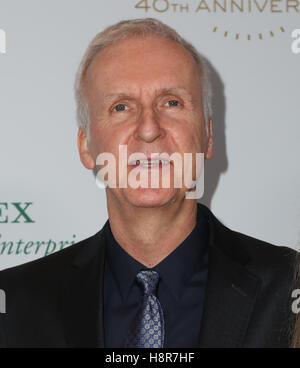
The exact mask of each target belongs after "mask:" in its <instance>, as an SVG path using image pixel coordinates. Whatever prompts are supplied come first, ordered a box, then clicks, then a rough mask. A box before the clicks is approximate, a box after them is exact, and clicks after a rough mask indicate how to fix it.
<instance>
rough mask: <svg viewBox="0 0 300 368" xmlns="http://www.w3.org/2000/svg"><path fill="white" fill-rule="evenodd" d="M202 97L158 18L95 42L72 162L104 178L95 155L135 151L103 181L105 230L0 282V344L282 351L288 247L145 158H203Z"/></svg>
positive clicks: (208, 149)
mask: <svg viewBox="0 0 300 368" xmlns="http://www.w3.org/2000/svg"><path fill="white" fill-rule="evenodd" d="M210 94H211V93H210V87H209V81H208V74H207V66H206V64H205V62H204V60H203V59H202V58H201V56H200V55H199V54H198V53H197V51H196V50H195V49H194V48H193V47H192V46H191V45H190V44H189V43H187V42H186V41H184V40H183V39H182V38H181V37H180V36H179V35H178V34H177V33H176V32H175V31H174V30H172V29H170V28H169V27H167V26H166V25H164V24H163V23H161V22H159V21H158V20H154V19H138V20H130V21H124V22H121V23H119V24H116V25H113V26H111V27H109V28H107V29H106V30H105V31H104V32H102V33H100V34H99V35H97V36H96V37H95V38H94V40H93V41H92V42H91V45H90V46H89V48H88V50H87V52H86V54H85V56H84V58H83V61H82V63H81V66H80V68H79V71H78V74H77V80H76V98H77V104H78V121H79V131H78V148H79V153H80V159H81V161H82V163H83V165H84V166H85V167H86V168H88V169H90V170H95V169H101V170H102V169H103V168H105V165H104V160H102V161H101V160H99V155H100V156H101V154H103V153H109V154H112V155H113V156H114V157H115V158H116V162H117V163H119V162H120V160H121V157H120V150H119V148H120V146H126V148H127V151H128V153H129V154H135V153H139V154H138V156H135V157H136V158H135V159H128V162H126V166H125V171H124V170H123V172H120V170H117V173H116V182H117V185H115V186H114V185H112V184H113V183H114V180H112V179H109V178H108V176H109V175H110V174H111V171H109V172H107V173H106V174H107V175H106V176H105V175H102V179H103V180H106V179H107V182H108V185H106V196H107V209H108V215H109V220H108V221H107V222H106V224H105V225H104V227H103V228H102V230H101V231H100V232H99V233H97V234H96V235H94V236H92V237H90V238H89V239H86V240H84V241H82V242H80V243H79V244H77V245H74V246H71V247H69V248H67V249H65V250H63V251H61V252H58V253H56V254H53V255H50V256H48V257H45V258H43V259H40V260H37V261H34V262H30V263H28V264H25V265H22V266H19V267H15V268H12V269H8V270H5V271H3V272H1V273H0V287H1V288H2V289H3V290H5V292H6V295H7V313H6V314H3V315H1V320H0V321H1V326H0V327H1V330H0V331H1V335H0V336H1V344H2V346H8V347H26V346H30V347H57V346H59V347H85V346H86V347H158V348H161V347H165V348H171V347H193V348H196V347H287V346H288V345H289V335H288V326H289V325H288V324H289V311H290V304H289V303H290V300H289V298H290V289H291V287H292V262H293V256H294V255H293V251H292V250H290V249H288V248H282V247H275V246H272V245H270V244H267V243H264V242H262V241H259V240H256V239H253V238H251V237H248V236H246V235H243V234H240V233H237V232H234V231H231V230H229V229H228V228H226V227H225V226H223V225H222V224H221V223H220V222H219V221H218V220H217V219H216V217H215V216H214V215H213V214H212V213H211V211H210V210H209V209H208V208H206V207H205V206H203V205H200V204H197V200H196V198H187V196H186V194H187V193H191V192H192V191H193V189H194V186H193V185H191V182H188V181H185V184H184V185H181V186H176V185H175V181H176V180H177V179H178V177H179V176H180V174H182V172H184V173H185V175H184V176H185V177H186V176H188V175H187V172H186V171H185V168H186V167H185V163H184V165H183V167H179V168H178V166H177V167H176V165H175V164H174V162H171V160H166V161H164V160H162V159H161V158H158V159H153V157H152V154H156V155H157V154H162V153H167V154H168V155H171V154H173V153H175V152H176V153H179V156H180V157H183V156H184V154H186V153H191V154H192V156H193V157H195V156H196V154H197V153H202V154H204V156H205V159H207V160H208V159H210V158H211V157H212V154H213V137H212V120H211V107H210ZM142 154H143V156H142ZM155 157H158V156H155ZM195 165H196V164H195V160H194V161H193V163H192V166H190V173H192V178H193V179H197V178H198V176H199V171H197V167H196V166H195ZM164 166H168V167H169V169H170V176H171V177H172V180H171V182H170V185H169V186H166V187H164V186H162V184H161V182H160V184H159V186H158V187H153V186H151V185H150V186H144V187H143V186H138V187H134V186H132V185H127V186H123V185H120V183H123V181H124V178H125V179H130V178H131V179H132V178H133V177H134V175H132V173H133V172H134V171H133V170H136V169H137V168H138V169H139V170H140V171H139V173H140V176H143V177H146V180H145V183H146V184H147V183H149V176H148V177H147V176H145V175H144V174H145V173H147V174H149V173H150V174H157V175H158V176H159V179H160V180H161V181H162V180H163V179H164V178H165V175H167V174H166V171H163V167H164ZM117 167H118V165H117ZM128 181H130V180H128ZM131 182H132V180H131ZM193 183H194V181H193Z"/></svg>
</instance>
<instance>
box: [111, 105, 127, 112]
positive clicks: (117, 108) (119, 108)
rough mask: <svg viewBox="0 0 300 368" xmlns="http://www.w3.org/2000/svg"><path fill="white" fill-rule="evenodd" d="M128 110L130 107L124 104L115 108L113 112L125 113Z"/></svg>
mask: <svg viewBox="0 0 300 368" xmlns="http://www.w3.org/2000/svg"><path fill="white" fill-rule="evenodd" d="M125 110H128V106H126V105H124V104H118V105H116V106H115V107H114V108H113V111H125Z"/></svg>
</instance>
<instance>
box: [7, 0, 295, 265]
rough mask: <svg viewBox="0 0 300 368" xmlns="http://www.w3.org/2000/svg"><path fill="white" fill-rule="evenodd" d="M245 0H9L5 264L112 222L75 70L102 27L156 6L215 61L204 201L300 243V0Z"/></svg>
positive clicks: (229, 220) (231, 222) (254, 229)
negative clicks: (86, 150)
mask: <svg viewBox="0 0 300 368" xmlns="http://www.w3.org/2000/svg"><path fill="white" fill-rule="evenodd" d="M243 1H244V4H243ZM235 3H236V4H239V6H240V8H241V6H242V5H244V9H243V11H240V10H238V9H237V7H236V6H235V5H234V4H231V2H230V1H229V0H219V5H218V4H216V3H214V1H213V0H206V1H205V0H202V1H201V0H182V1H181V0H180V1H179V0H178V1H171V0H148V1H138V0H106V1H103V0H85V1H84V0H64V1H61V0H60V1H59V0H51V1H50V0H43V1H40V0H24V1H20V0H0V29H1V30H2V32H0V97H1V98H0V122H1V135H0V137H1V143H0V144H1V146H0V147H1V155H0V165H1V166H0V167H1V179H0V269H4V268H7V267H11V266H14V265H17V264H21V263H24V262H29V261H30V260H33V259H36V258H39V257H42V256H44V255H45V254H46V253H51V252H53V251H57V250H59V249H60V248H61V247H63V246H68V245H70V244H71V243H72V242H75V241H79V240H81V239H84V238H86V237H88V236H90V235H93V234H94V233H95V232H97V231H98V230H99V229H100V228H101V226H102V225H103V224H104V222H105V221H106V219H107V211H106V201H105V193H104V190H100V189H98V188H97V187H96V185H95V181H94V178H93V176H92V174H91V173H90V172H88V171H87V170H86V169H84V168H83V167H82V165H81V163H80V161H79V158H78V153H77V147H76V132H77V129H76V122H75V103H74V98H73V81H74V75H75V71H76V69H77V66H78V64H79V61H80V59H81V57H82V55H83V53H84V51H85V48H86V46H87V44H88V43H89V41H90V40H91V38H92V37H93V36H94V35H95V34H96V33H98V32H99V31H101V30H103V29H104V27H106V26H108V25H110V24H112V23H115V22H117V21H120V20H122V19H128V18H139V17H148V16H149V17H155V18H158V19H160V20H162V21H164V22H166V23H167V24H169V25H170V26H172V27H174V28H175V29H176V30H177V31H178V32H179V33H181V34H182V35H183V36H184V37H185V38H186V39H187V40H189V41H190V42H192V43H193V44H194V45H195V46H196V47H197V48H198V49H199V51H200V52H201V53H202V54H203V55H205V56H206V57H207V58H208V59H209V60H210V62H211V65H212V68H213V71H214V72H213V75H212V79H213V85H214V89H215V96H214V116H213V118H214V140H215V146H216V149H215V157H214V158H213V159H212V160H211V161H209V162H207V164H206V171H205V196H204V198H203V199H202V200H201V201H202V202H203V203H205V204H207V205H209V206H210V208H211V209H212V211H213V212H214V213H215V215H216V216H217V217H218V218H219V219H220V220H221V221H223V223H224V224H225V225H227V226H228V227H230V228H232V229H234V230H237V231H240V232H243V233H246V234H248V235H251V236H253V237H257V238H259V239H263V240H265V241H268V242H270V243H273V244H274V245H283V246H288V247H291V248H297V247H299V246H300V244H299V238H300V233H299V228H300V226H299V225H300V194H299V188H300V169H299V156H300V155H299V153H300V144H299V141H300V140H299V137H300V121H299V116H300V98H299V96H300V94H299V85H300V53H298V51H300V42H299V40H300V34H299V39H293V38H292V37H291V33H292V31H293V30H295V29H299V28H300V4H299V1H298V0H285V1H283V0H272V1H271V0H247V1H246V0H236V1H235ZM137 4H138V5H137ZM176 4H177V5H176ZM136 5H137V7H136ZM220 5H222V6H223V8H224V9H225V5H226V11H224V10H222V9H221V7H220ZM145 6H149V8H147V9H146V8H145ZM249 7H250V11H249ZM295 33H296V34H297V31H296V32H295ZM299 33H300V32H299ZM3 35H5V37H3ZM4 41H6V43H5V42H4ZM293 42H294V46H293V48H292V43H293ZM4 51H5V53H4ZM26 203H29V204H27V205H26ZM26 206H27V208H26ZM21 208H26V209H25V210H24V213H25V214H26V215H27V216H28V217H26V216H23V215H21V213H22V211H20V209H21Z"/></svg>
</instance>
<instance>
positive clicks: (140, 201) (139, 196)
mask: <svg viewBox="0 0 300 368" xmlns="http://www.w3.org/2000/svg"><path fill="white" fill-rule="evenodd" d="M123 195H124V196H125V198H126V201H127V202H128V203H130V204H131V205H132V206H133V207H149V208H151V207H164V206H167V205H169V204H172V203H174V202H175V201H176V198H177V196H178V189H177V188H176V189H174V188H163V189H161V188H157V189H153V188H138V189H130V188H127V190H126V192H125V191H124V193H123Z"/></svg>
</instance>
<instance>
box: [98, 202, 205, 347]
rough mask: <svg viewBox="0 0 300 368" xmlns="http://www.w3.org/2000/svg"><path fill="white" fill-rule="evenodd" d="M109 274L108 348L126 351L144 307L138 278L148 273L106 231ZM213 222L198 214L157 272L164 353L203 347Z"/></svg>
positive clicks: (106, 289) (106, 282) (106, 291)
mask: <svg viewBox="0 0 300 368" xmlns="http://www.w3.org/2000/svg"><path fill="white" fill-rule="evenodd" d="M106 231H107V242H106V259H105V271H104V337H105V347H108V348H118V347H123V346H124V342H125V339H126V336H127V333H128V329H129V326H130V324H131V323H132V321H133V319H134V318H135V316H136V314H137V312H138V310H139V307H140V305H141V301H142V297H143V290H142V288H141V287H140V285H139V284H138V283H137V282H136V275H137V274H138V273H139V272H140V271H141V270H147V267H145V266H144V265H142V264H141V263H139V262H138V261H136V260H135V259H134V258H133V257H131V256H130V255H129V254H128V253H127V252H125V250H123V248H122V247H121V246H120V245H119V244H118V243H117V241H116V240H115V239H114V237H113V234H112V232H111V229H110V226H109V222H108V226H107V230H106ZM208 231H209V227H208V219H207V217H206V215H205V214H204V213H202V212H200V211H199V206H198V213H197V224H196V226H195V227H194V229H193V230H192V232H191V233H190V234H189V235H188V237H187V238H186V239H185V240H184V241H183V242H182V243H181V244H180V245H179V246H178V247H177V248H176V249H175V250H174V251H173V252H172V253H170V254H169V255H168V256H167V257H166V258H165V259H163V260H162V261H161V262H160V263H159V264H158V265H156V266H155V267H153V268H152V270H155V271H157V272H158V273H159V276H160V280H159V283H158V288H157V294H156V296H157V297H158V299H159V301H160V304H161V306H162V309H163V313H164V321H165V342H164V347H165V348H185V347H186V348H196V347H198V346H199V339H200V327H201V318H202V312H203V304H204V297H205V286H206V280H207V270H208Z"/></svg>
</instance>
